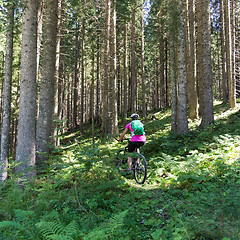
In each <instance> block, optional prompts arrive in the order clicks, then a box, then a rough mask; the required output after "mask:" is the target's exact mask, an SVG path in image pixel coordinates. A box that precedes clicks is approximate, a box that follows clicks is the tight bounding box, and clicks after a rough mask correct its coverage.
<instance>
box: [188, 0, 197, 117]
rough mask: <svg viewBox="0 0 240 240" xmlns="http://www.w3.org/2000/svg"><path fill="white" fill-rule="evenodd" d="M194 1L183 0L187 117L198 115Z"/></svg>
mask: <svg viewBox="0 0 240 240" xmlns="http://www.w3.org/2000/svg"><path fill="white" fill-rule="evenodd" d="M194 18H195V1H194V0H185V31H186V54H187V86H188V106H189V118H190V119H195V118H197V117H198V96H197V81H196V44H195V39H196V37H195V20H194Z"/></svg>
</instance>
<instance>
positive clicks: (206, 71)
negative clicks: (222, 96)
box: [197, 0, 214, 128]
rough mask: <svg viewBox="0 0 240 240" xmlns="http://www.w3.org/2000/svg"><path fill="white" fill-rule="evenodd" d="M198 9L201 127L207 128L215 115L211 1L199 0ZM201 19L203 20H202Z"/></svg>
mask: <svg viewBox="0 0 240 240" xmlns="http://www.w3.org/2000/svg"><path fill="white" fill-rule="evenodd" d="M197 11H198V14H199V16H198V26H199V27H198V47H199V48H200V51H199V52H198V55H199V63H200V65H199V72H201V73H202V78H200V79H199V88H200V89H199V90H200V94H201V96H200V99H201V101H200V104H201V117H202V121H201V124H200V126H199V128H205V127H207V126H209V125H210V124H211V123H213V122H214V115H213V91H212V69H211V40H210V34H211V30H210V3H209V1H208V0H199V1H198V4H197ZM200 21H201V22H200Z"/></svg>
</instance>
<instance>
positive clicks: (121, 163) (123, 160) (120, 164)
mask: <svg viewBox="0 0 240 240" xmlns="http://www.w3.org/2000/svg"><path fill="white" fill-rule="evenodd" d="M127 159H128V157H127V154H126V152H125V151H124V150H120V151H118V152H117V154H116V165H117V169H118V170H119V172H121V173H123V172H126V171H127V169H128V161H127Z"/></svg>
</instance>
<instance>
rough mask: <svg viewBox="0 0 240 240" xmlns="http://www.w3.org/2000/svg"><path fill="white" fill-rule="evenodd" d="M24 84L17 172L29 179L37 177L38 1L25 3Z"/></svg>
mask: <svg viewBox="0 0 240 240" xmlns="http://www.w3.org/2000/svg"><path fill="white" fill-rule="evenodd" d="M23 4H24V8H23V18H22V52H21V83H20V104H19V122H18V138H17V149H16V163H17V164H18V165H17V166H16V170H17V171H18V172H20V171H22V174H23V175H24V176H25V177H26V178H30V177H31V176H33V175H34V174H35V171H34V170H30V169H28V167H33V166H35V159H36V158H35V154H36V112H37V108H36V100H37V81H36V73H37V16H38V5H39V1H38V0H31V1H28V0H25V1H23Z"/></svg>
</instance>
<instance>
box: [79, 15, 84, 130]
mask: <svg viewBox="0 0 240 240" xmlns="http://www.w3.org/2000/svg"><path fill="white" fill-rule="evenodd" d="M81 65H82V67H81V68H82V69H81V80H82V82H81V113H80V130H81V133H82V134H83V123H84V110H85V108H84V99H85V96H84V94H85V19H83V20H82V62H81Z"/></svg>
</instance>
